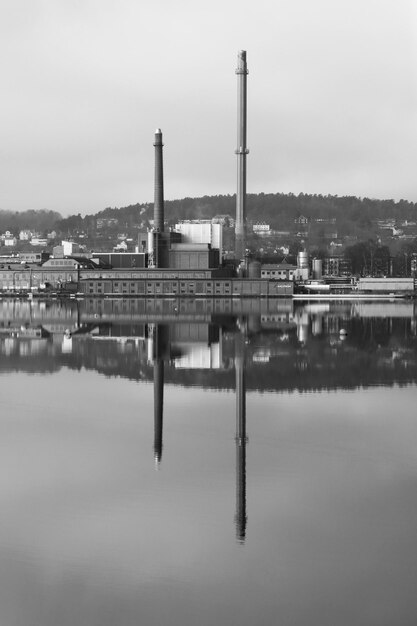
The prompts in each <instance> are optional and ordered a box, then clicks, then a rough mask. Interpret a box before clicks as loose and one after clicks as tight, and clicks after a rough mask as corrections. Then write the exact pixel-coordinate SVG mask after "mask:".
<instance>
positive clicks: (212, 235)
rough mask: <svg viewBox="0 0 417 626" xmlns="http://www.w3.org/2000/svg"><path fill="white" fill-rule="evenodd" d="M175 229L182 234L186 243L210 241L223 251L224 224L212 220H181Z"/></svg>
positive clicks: (212, 245)
mask: <svg viewBox="0 0 417 626" xmlns="http://www.w3.org/2000/svg"><path fill="white" fill-rule="evenodd" d="M175 230H176V231H177V232H179V233H181V234H182V236H183V242H184V243H209V244H211V247H212V248H217V249H218V250H220V254H222V252H223V226H222V225H221V224H212V223H211V222H207V223H202V224H195V223H191V222H180V223H179V224H175Z"/></svg>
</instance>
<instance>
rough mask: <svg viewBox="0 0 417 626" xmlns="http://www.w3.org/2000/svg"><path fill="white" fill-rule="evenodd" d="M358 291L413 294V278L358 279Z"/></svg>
mask: <svg viewBox="0 0 417 626" xmlns="http://www.w3.org/2000/svg"><path fill="white" fill-rule="evenodd" d="M358 289H359V291H367V292H375V293H378V292H379V293H381V292H384V293H386V292H389V293H391V292H392V293H398V292H400V293H414V279H413V278H360V279H359V280H358Z"/></svg>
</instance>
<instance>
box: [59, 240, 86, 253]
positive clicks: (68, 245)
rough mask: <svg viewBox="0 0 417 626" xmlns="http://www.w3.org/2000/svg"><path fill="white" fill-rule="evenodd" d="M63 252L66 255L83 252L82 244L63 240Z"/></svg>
mask: <svg viewBox="0 0 417 626" xmlns="http://www.w3.org/2000/svg"><path fill="white" fill-rule="evenodd" d="M61 246H62V254H63V255H64V256H72V255H73V254H77V253H79V252H81V246H80V245H79V244H78V243H75V242H74V241H61Z"/></svg>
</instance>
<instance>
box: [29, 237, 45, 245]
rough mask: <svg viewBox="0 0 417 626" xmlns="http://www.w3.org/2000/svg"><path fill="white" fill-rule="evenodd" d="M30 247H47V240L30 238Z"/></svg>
mask: <svg viewBox="0 0 417 626" xmlns="http://www.w3.org/2000/svg"><path fill="white" fill-rule="evenodd" d="M30 245H31V246H47V245H48V240H47V239H46V238H43V237H32V239H31V240H30Z"/></svg>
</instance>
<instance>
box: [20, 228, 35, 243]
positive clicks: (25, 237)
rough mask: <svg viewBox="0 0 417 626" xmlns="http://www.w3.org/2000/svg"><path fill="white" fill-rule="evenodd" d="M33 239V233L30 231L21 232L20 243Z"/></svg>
mask: <svg viewBox="0 0 417 626" xmlns="http://www.w3.org/2000/svg"><path fill="white" fill-rule="evenodd" d="M31 237H32V233H31V232H30V230H21V231H20V233H19V239H20V241H29V239H30V238H31Z"/></svg>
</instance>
